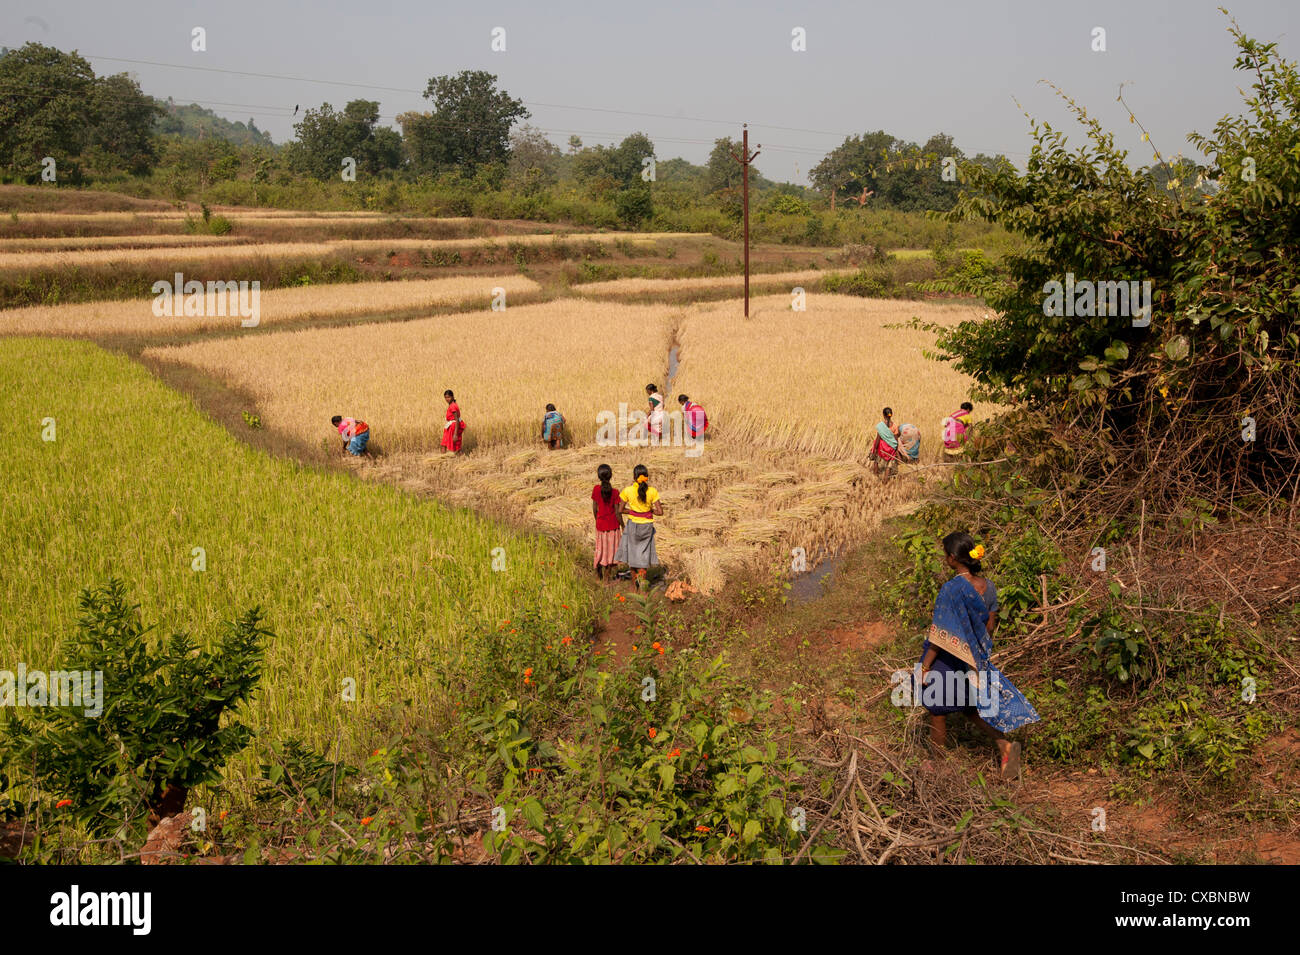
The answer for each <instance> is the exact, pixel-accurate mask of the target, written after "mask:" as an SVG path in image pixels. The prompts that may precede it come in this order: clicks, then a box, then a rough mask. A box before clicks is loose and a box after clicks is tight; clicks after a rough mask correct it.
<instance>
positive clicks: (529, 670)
mask: <svg viewBox="0 0 1300 955" xmlns="http://www.w3.org/2000/svg"><path fill="white" fill-rule="evenodd" d="M532 675H533V668H532V667H526V668H525V669H524V676H532Z"/></svg>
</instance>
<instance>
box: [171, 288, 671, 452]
mask: <svg viewBox="0 0 1300 955" xmlns="http://www.w3.org/2000/svg"><path fill="white" fill-rule="evenodd" d="M457 281H462V282H464V281H469V282H473V283H474V285H475V287H476V288H482V287H483V285H484V284H485V280H483V279H472V280H464V279H462V280H457ZM402 284H408V283H402ZM382 287H384V286H371V288H382ZM322 291H323V290H322ZM268 296H269V293H268ZM671 318H672V315H671V313H666V312H665V310H664V309H662V308H657V307H653V306H630V305H606V304H597V303H594V302H573V301H559V302H551V303H547V304H544V305H519V306H509V307H507V309H506V310H505V311H502V312H491V311H486V310H485V311H482V312H478V313H472V314H463V315H444V316H439V317H435V318H429V319H421V320H417V321H411V322H403V323H389V324H367V325H356V326H351V327H347V328H332V329H321V330H307V331H300V332H283V333H273V334H268V335H257V336H253V337H244V336H237V337H235V338H229V339H223V340H220V341H212V342H202V343H198V344H194V345H186V346H181V347H175V348H158V349H150V350H148V351H147V352H146V355H150V356H153V357H157V358H160V359H162V360H165V361H175V362H181V363H184V364H188V365H193V366H195V367H198V368H200V369H202V370H204V371H206V372H209V373H211V374H214V375H216V376H218V377H220V378H222V379H223V380H225V381H227V382H229V383H231V384H233V385H235V386H237V387H239V388H241V389H243V390H245V391H247V392H249V393H251V394H252V395H254V396H255V398H256V400H257V403H258V408H259V411H260V413H261V415H262V419H263V421H264V422H265V423H266V425H267V426H268V427H271V428H275V429H278V430H280V431H281V432H283V433H288V434H291V435H293V436H295V437H298V438H300V439H302V440H304V441H307V442H308V443H309V444H311V445H313V446H315V445H317V444H319V442H320V440H321V439H322V438H323V437H326V436H328V421H329V416H330V415H331V414H355V415H359V416H361V417H363V418H365V419H366V421H368V422H369V423H370V424H371V426H372V427H373V429H374V435H375V437H374V442H375V444H376V445H377V446H378V447H381V448H383V449H384V450H385V451H397V450H429V449H433V448H437V447H438V443H439V440H440V438H441V436H442V429H443V423H444V420H445V418H444V416H445V411H446V405H445V403H444V402H443V399H442V393H443V391H444V390H445V389H448V388H450V389H452V390H454V391H455V392H456V394H457V397H458V400H459V403H460V406H461V409H462V413H463V415H464V419H465V421H466V423H467V425H468V429H467V431H466V433H465V440H466V445H467V448H476V447H477V448H485V447H487V446H489V445H492V444H499V443H505V442H514V443H523V444H527V443H529V442H532V441H533V440H535V439H536V437H537V436H538V435H539V433H540V428H541V418H542V415H543V413H544V409H545V406H546V404H547V402H554V403H555V404H556V405H557V406H558V407H559V409H560V411H561V412H562V413H563V414H564V415H565V417H566V418H567V419H568V423H569V430H570V432H571V433H572V436H573V438H574V440H575V441H576V442H577V443H579V444H583V443H590V442H591V441H592V440H593V439H594V436H595V421H596V416H597V415H598V414H599V413H600V412H601V411H604V410H611V411H614V412H617V410H618V406H619V402H628V403H630V404H632V406H633V407H634V408H641V407H643V402H644V399H645V392H644V387H645V384H646V382H648V381H654V380H658V379H659V378H661V377H662V370H663V368H664V365H665V363H666V360H667V352H668V337H669V329H670V327H671ZM635 342H641V343H644V344H643V346H642V347H632V346H631V344H630V343H635Z"/></svg>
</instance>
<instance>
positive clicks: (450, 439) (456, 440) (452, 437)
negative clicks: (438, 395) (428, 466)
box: [442, 391, 465, 454]
mask: <svg viewBox="0 0 1300 955" xmlns="http://www.w3.org/2000/svg"><path fill="white" fill-rule="evenodd" d="M442 396H443V398H445V399H446V400H447V423H446V424H444V425H443V426H442V447H443V450H444V451H450V452H451V453H452V454H456V453H458V452H459V451H460V439H461V436H462V435H463V434H464V433H465V422H464V421H462V420H460V405H458V404H456V396H455V395H454V394H452V393H451V392H450V391H444V392H443V393H442Z"/></svg>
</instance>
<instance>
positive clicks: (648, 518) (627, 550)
mask: <svg viewBox="0 0 1300 955" xmlns="http://www.w3.org/2000/svg"><path fill="white" fill-rule="evenodd" d="M632 477H633V479H634V483H633V484H631V485H629V486H628V487H625V488H623V490H622V491H620V492H619V495H618V498H619V503H618V510H619V514H620V515H621V516H622V517H623V519H624V520H625V521H626V522H627V523H626V524H625V526H624V529H623V537H622V539H621V540H620V541H619V542H618V551H617V552H616V553H615V554H614V559H615V560H617V561H618V562H619V563H620V564H627V565H628V566H629V567H631V568H632V570H634V571H635V572H636V573H635V576H634V578H633V579H634V580H635V581H636V583H637V586H640V585H641V581H643V580H645V579H646V572H647V571H648V570H649V569H650V568H651V567H654V566H656V565H658V563H659V555H658V554H657V553H656V552H655V518H656V517H660V516H662V515H663V512H664V508H663V505H662V504H660V503H659V492H658V491H657V490H655V489H654V488H652V487H651V486H650V471H649V470H648V469H647V468H646V466H645V465H644V464H638V465H637V466H636V467H635V468H633V469H632Z"/></svg>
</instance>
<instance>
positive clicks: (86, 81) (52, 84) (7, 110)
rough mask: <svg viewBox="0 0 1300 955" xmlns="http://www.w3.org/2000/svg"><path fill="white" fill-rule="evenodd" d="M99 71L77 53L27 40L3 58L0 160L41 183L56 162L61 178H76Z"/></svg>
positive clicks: (9, 168)
mask: <svg viewBox="0 0 1300 955" xmlns="http://www.w3.org/2000/svg"><path fill="white" fill-rule="evenodd" d="M94 97H95V71H94V70H93V69H92V68H91V66H90V64H89V63H88V62H87V61H86V60H85V59H84V58H82V57H80V56H78V55H77V54H76V53H63V52H61V51H59V50H56V49H55V48H54V47H52V46H45V45H43V44H40V43H27V44H25V45H24V46H22V47H21V48H20V49H17V50H10V51H9V53H8V55H6V56H5V57H4V58H3V59H0V164H3V169H4V171H5V173H7V174H8V175H10V176H15V177H18V178H21V179H24V180H26V181H28V182H37V181H39V179H40V174H41V170H42V160H43V159H44V157H46V156H50V157H52V158H53V159H54V160H55V163H56V168H57V173H58V177H59V179H58V181H59V182H73V183H75V182H77V181H79V179H80V176H81V171H80V167H79V165H78V164H77V162H76V160H77V158H78V157H79V156H80V155H81V152H82V150H83V149H84V148H85V146H86V145H87V144H88V142H89V137H90V132H91V127H92V125H93V120H92V116H91V111H90V104H91V103H92V102H93V100H94Z"/></svg>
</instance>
